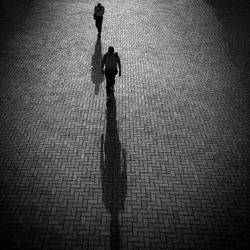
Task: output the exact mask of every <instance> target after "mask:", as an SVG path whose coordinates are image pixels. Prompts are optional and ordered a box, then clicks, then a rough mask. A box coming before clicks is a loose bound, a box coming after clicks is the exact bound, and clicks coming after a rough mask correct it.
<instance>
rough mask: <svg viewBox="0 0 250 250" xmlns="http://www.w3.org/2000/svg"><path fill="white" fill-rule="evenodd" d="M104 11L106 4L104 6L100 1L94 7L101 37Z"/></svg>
mask: <svg viewBox="0 0 250 250" xmlns="http://www.w3.org/2000/svg"><path fill="white" fill-rule="evenodd" d="M104 12H105V9H104V6H102V5H101V4H100V3H98V4H97V5H96V6H95V9H94V19H95V26H96V28H97V31H98V38H100V37H101V32H102V21H103V15H104Z"/></svg>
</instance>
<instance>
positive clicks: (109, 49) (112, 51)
mask: <svg viewBox="0 0 250 250" xmlns="http://www.w3.org/2000/svg"><path fill="white" fill-rule="evenodd" d="M114 51H115V50H114V47H112V46H109V48H108V53H109V54H114Z"/></svg>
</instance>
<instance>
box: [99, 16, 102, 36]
mask: <svg viewBox="0 0 250 250" xmlns="http://www.w3.org/2000/svg"><path fill="white" fill-rule="evenodd" d="M102 21H103V17H102V16H100V24H99V30H98V32H99V34H101V32H102Z"/></svg>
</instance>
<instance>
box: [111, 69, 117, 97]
mask: <svg viewBox="0 0 250 250" xmlns="http://www.w3.org/2000/svg"><path fill="white" fill-rule="evenodd" d="M117 73H118V72H117V69H115V70H112V73H111V76H110V78H111V79H110V89H111V91H112V92H113V93H114V91H115V88H114V87H115V76H116V75H117Z"/></svg>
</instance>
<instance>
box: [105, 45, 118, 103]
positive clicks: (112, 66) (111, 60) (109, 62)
mask: <svg viewBox="0 0 250 250" xmlns="http://www.w3.org/2000/svg"><path fill="white" fill-rule="evenodd" d="M117 65H118V68H119V77H120V76H121V60H120V57H119V55H118V53H117V52H116V53H115V52H114V47H112V46H110V47H109V48H108V52H107V53H106V54H105V55H104V56H103V59H102V73H105V77H106V93H107V98H108V100H109V99H110V98H111V93H114V85H115V76H116V75H117V73H118V70H117ZM104 66H105V71H104Z"/></svg>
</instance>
